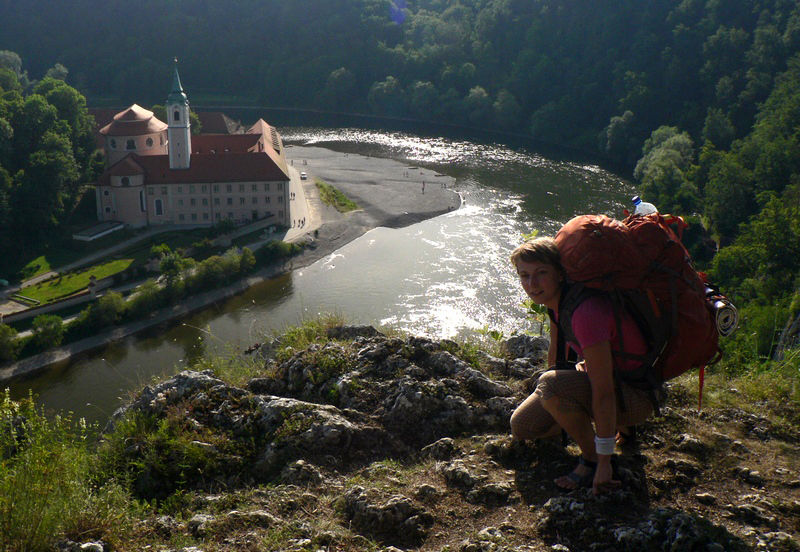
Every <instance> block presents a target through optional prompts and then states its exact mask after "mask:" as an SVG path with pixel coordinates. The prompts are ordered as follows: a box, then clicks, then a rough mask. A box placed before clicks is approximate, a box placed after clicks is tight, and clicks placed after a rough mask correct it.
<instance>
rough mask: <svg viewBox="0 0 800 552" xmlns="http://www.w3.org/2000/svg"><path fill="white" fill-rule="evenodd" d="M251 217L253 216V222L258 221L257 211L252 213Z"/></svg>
mask: <svg viewBox="0 0 800 552" xmlns="http://www.w3.org/2000/svg"><path fill="white" fill-rule="evenodd" d="M252 215H253V220H258V211H253V212H252Z"/></svg>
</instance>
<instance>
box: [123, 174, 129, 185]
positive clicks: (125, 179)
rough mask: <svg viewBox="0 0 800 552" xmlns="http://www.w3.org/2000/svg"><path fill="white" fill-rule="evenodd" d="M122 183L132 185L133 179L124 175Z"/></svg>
mask: <svg viewBox="0 0 800 552" xmlns="http://www.w3.org/2000/svg"><path fill="white" fill-rule="evenodd" d="M122 185H123V186H130V185H131V179H130V178H128V177H127V176H123V177H122Z"/></svg>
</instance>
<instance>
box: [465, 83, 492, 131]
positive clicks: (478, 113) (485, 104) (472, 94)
mask: <svg viewBox="0 0 800 552" xmlns="http://www.w3.org/2000/svg"><path fill="white" fill-rule="evenodd" d="M464 109H465V111H466V112H467V117H468V118H469V122H470V123H472V124H473V125H478V126H485V125H487V124H489V122H490V121H491V118H492V99H491V98H490V97H489V94H487V93H486V90H484V89H483V87H481V86H475V87H473V88H472V89H471V90H470V91H469V94H467V96H466V97H465V98H464Z"/></svg>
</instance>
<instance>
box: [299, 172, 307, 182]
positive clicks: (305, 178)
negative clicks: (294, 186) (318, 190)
mask: <svg viewBox="0 0 800 552" xmlns="http://www.w3.org/2000/svg"><path fill="white" fill-rule="evenodd" d="M300 180H308V175H307V174H306V173H304V172H301V173H300Z"/></svg>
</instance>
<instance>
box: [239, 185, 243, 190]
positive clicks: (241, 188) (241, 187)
mask: <svg viewBox="0 0 800 552" xmlns="http://www.w3.org/2000/svg"><path fill="white" fill-rule="evenodd" d="M239 191H240V192H243V191H244V184H239Z"/></svg>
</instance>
